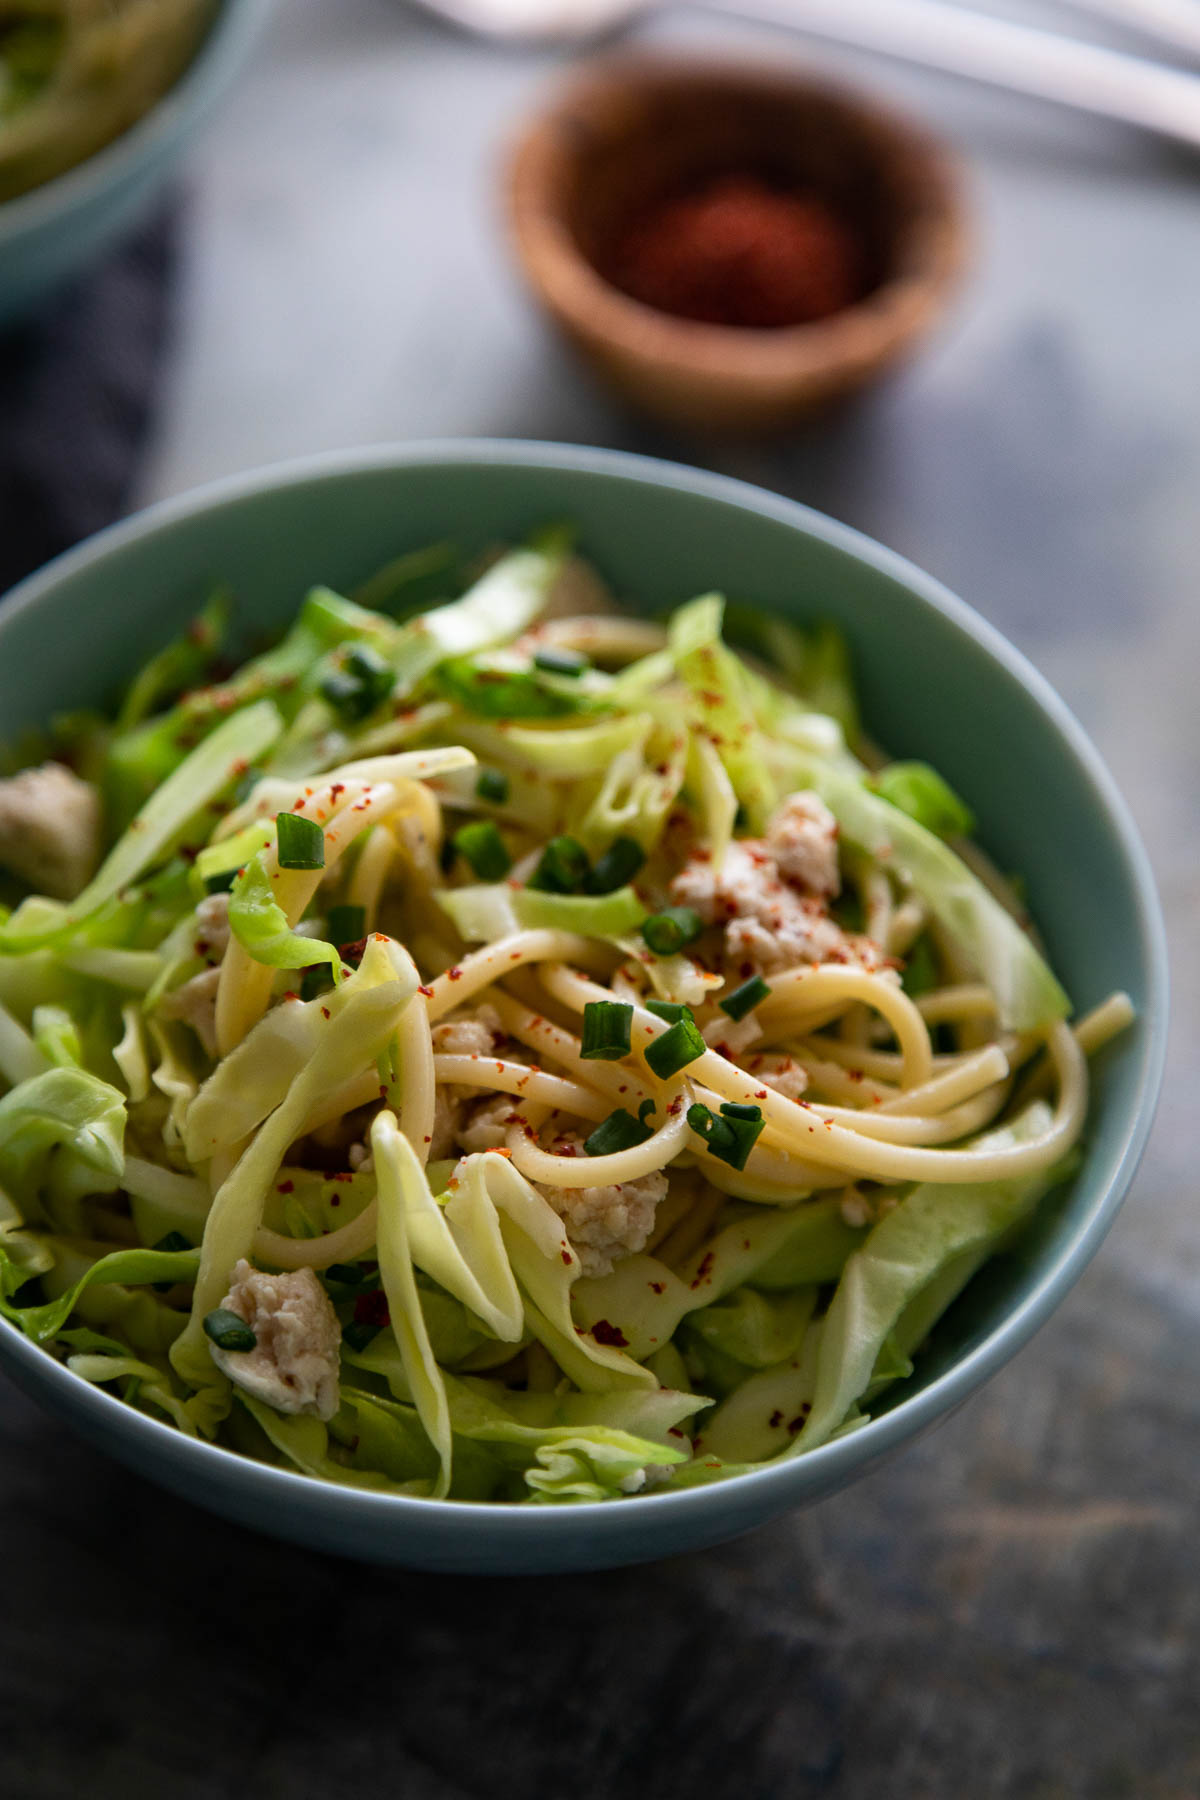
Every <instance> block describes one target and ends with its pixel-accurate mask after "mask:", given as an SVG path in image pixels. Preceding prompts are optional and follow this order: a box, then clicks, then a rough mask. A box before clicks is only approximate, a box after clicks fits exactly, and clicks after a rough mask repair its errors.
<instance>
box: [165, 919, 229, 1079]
mask: <svg viewBox="0 0 1200 1800" xmlns="http://www.w3.org/2000/svg"><path fill="white" fill-rule="evenodd" d="M228 944H229V895H228V894H208V895H206V896H205V898H204V899H203V900H201V902H200V904H199V906H197V908H196V912H195V936H194V940H193V949H194V950H195V953H196V955H197V956H200V957H203V959H204V961H205V962H207V963H209V964H210V965H212V966H210V967H209V968H207V969H205V970H204V971H203V973H202V974H200V975H193V976H192V978H191V980H190V981H185V982H184V983H183V984H182V986H180V987H177V988H174V989H172V991H171V992H170V993H169V994H164V996H163V998H162V1000H161V1001H160V1002H159V1007H158V1010H159V1014H160V1016H161V1017H162V1018H164V1019H180V1020H182V1022H183V1023H184V1024H185V1025H190V1026H191V1028H192V1030H193V1031H194V1032H195V1033H196V1036H197V1037H198V1038H199V1039H200V1042H201V1043H202V1044H203V1045H204V1048H205V1050H207V1052H208V1054H209V1055H210V1056H215V1055H216V1053H217V989H218V987H219V986H220V982H221V970H220V966H219V965H220V963H221V960H222V958H223V957H224V955H225V951H226V948H227V946H228Z"/></svg>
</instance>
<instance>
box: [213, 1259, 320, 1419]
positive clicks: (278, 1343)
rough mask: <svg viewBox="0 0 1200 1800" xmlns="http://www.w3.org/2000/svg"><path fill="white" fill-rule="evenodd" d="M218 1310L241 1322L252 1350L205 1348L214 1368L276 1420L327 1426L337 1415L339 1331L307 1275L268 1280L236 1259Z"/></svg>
mask: <svg viewBox="0 0 1200 1800" xmlns="http://www.w3.org/2000/svg"><path fill="white" fill-rule="evenodd" d="M221 1305H222V1306H223V1307H226V1308H227V1309H228V1311H230V1312H233V1313H236V1314H237V1316H238V1318H239V1319H243V1320H244V1321H245V1322H246V1324H247V1325H249V1327H250V1329H251V1330H252V1331H253V1333H254V1335H255V1337H256V1338H257V1339H258V1342H257V1344H256V1345H255V1347H254V1349H253V1350H222V1349H221V1348H220V1346H219V1345H217V1344H210V1346H209V1348H210V1350H211V1352H212V1359H213V1361H214V1362H215V1363H216V1365H217V1367H218V1368H219V1369H221V1370H223V1371H224V1373H225V1374H226V1375H228V1377H229V1379H230V1380H231V1381H234V1382H236V1383H237V1385H238V1386H239V1387H241V1388H245V1390H246V1392H247V1393H248V1394H253V1396H254V1397H255V1399H256V1400H262V1401H264V1402H265V1404H266V1405H267V1406H273V1407H274V1408H275V1410H276V1412H283V1413H315V1414H316V1416H317V1418H318V1419H324V1420H326V1421H328V1420H329V1419H332V1417H333V1415H334V1413H335V1412H336V1411H337V1409H338V1352H339V1347H340V1344H341V1327H340V1326H339V1325H338V1321H337V1314H336V1313H335V1312H334V1310H333V1307H332V1305H331V1304H330V1301H329V1296H328V1295H327V1294H326V1292H325V1290H324V1288H323V1287H322V1286H321V1284H320V1282H319V1281H318V1280H317V1278H316V1276H315V1275H314V1274H313V1272H312V1270H311V1269H293V1270H289V1271H287V1272H286V1273H284V1274H282V1275H268V1274H265V1273H264V1272H263V1271H262V1270H261V1269H255V1268H253V1267H252V1266H251V1264H250V1263H248V1262H247V1261H246V1259H245V1258H244V1257H243V1258H242V1260H241V1261H240V1262H239V1263H238V1264H237V1266H236V1268H235V1269H234V1271H233V1283H232V1286H231V1287H230V1289H229V1292H228V1293H227V1294H226V1296H225V1298H224V1300H222V1302H221Z"/></svg>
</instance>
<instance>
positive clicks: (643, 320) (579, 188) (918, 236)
mask: <svg viewBox="0 0 1200 1800" xmlns="http://www.w3.org/2000/svg"><path fill="white" fill-rule="evenodd" d="M731 171H736V172H740V173H744V172H746V171H752V172H755V173H758V174H760V175H763V176H765V177H767V178H768V179H770V180H772V181H775V182H780V181H782V182H785V183H788V184H790V185H794V186H796V187H797V188H801V189H804V190H806V191H808V192H811V193H813V194H815V195H816V196H817V197H818V198H820V199H822V200H823V201H824V202H825V203H826V204H827V205H828V206H829V207H830V208H831V209H832V210H833V211H834V212H835V213H836V214H837V215H838V216H840V217H841V218H843V219H844V220H846V221H847V222H848V223H849V224H850V225H851V226H852V227H853V228H854V229H855V230H856V232H857V233H858V235H859V236H860V238H861V240H862V242H863V245H864V247H865V249H866V253H867V258H868V263H869V276H868V287H867V291H866V292H865V293H864V296H863V298H862V299H860V300H858V301H856V302H855V303H854V304H853V305H851V306H848V307H845V308H844V309H843V310H842V311H840V312H836V313H833V314H831V315H830V316H829V317H827V318H825V319H822V320H820V321H819V322H818V323H815V324H809V325H798V326H789V327H786V328H781V329H771V330H762V329H745V328H735V327H729V326H724V325H707V324H696V323H693V322H692V321H690V320H687V319H682V318H678V317H675V316H673V315H671V314H668V313H665V312H658V311H656V310H655V309H654V308H652V307H649V306H645V305H643V304H641V302H639V301H637V300H633V299H631V298H630V297H629V296H628V295H626V294H624V293H622V292H621V291H620V290H619V289H618V288H616V287H614V286H613V285H612V284H611V283H610V282H609V281H607V280H606V279H605V278H604V277H603V276H602V275H601V274H600V273H599V270H598V266H597V265H598V264H599V265H601V266H602V265H603V263H604V261H605V255H606V246H608V245H609V244H611V243H612V242H613V239H614V235H615V233H617V232H618V231H619V230H620V228H621V226H622V225H623V224H624V223H625V222H626V221H628V220H629V219H630V218H631V217H632V216H634V215H635V214H636V213H639V212H641V211H642V210H643V209H644V208H645V207H646V206H647V205H648V204H651V203H653V202H654V201H655V200H657V199H659V198H663V197H666V196H668V195H674V194H677V193H679V192H680V191H681V190H684V189H686V188H687V187H689V186H691V185H694V184H696V183H700V182H704V181H706V180H708V179H711V178H713V177H715V176H718V175H721V174H725V173H729V172H731ZM509 198H510V214H511V223H512V230H513V236H514V239H515V243H516V248H517V252H518V255H519V257H520V260H521V263H522V265H523V267H524V271H525V274H526V277H527V279H528V281H529V283H530V285H531V287H532V289H533V291H534V293H535V295H536V296H537V298H538V299H539V300H540V301H541V303H542V305H543V306H544V307H545V308H546V310H547V311H548V312H549V314H550V316H551V317H552V318H553V319H554V321H555V323H556V324H557V325H558V326H559V327H560V329H561V330H562V331H563V332H564V333H565V334H566V336H567V338H568V339H569V340H570V341H571V342H572V343H573V344H574V345H576V347H577V348H578V349H579V350H580V351H581V352H582V353H583V355H584V356H585V358H586V359H587V360H588V362H590V363H591V364H592V366H593V367H594V368H595V369H596V370H597V371H598V372H599V373H600V375H601V376H603V377H604V378H605V379H606V380H607V381H608V382H609V383H610V384H611V385H612V386H613V387H614V388H616V389H617V390H618V392H619V393H620V394H621V395H622V396H623V397H624V399H625V400H627V401H628V402H629V404H630V405H631V406H633V407H636V408H637V409H638V410H639V411H641V412H644V413H648V414H651V415H653V416H654V417H656V418H658V419H661V420H665V421H667V422H668V423H670V424H672V425H677V426H684V427H686V428H689V429H692V430H701V431H708V432H714V433H721V432H731V433H751V432H761V433H766V432H771V431H778V430H780V429H782V428H783V427H785V426H787V425H789V424H791V423H793V422H794V421H796V420H797V419H799V418H801V417H803V416H804V415H806V414H809V413H811V412H813V411H816V410H818V409H820V408H823V407H824V406H826V405H827V404H828V403H830V402H831V401H834V400H838V399H841V398H843V397H844V396H846V395H849V394H851V393H853V392H854V391H856V390H857V389H858V388H860V387H862V386H863V385H864V384H865V383H866V382H868V381H870V380H871V379H872V378H873V377H875V376H877V375H879V374H881V373H883V371H884V370H885V369H888V368H890V367H891V365H892V364H893V363H895V362H897V361H898V360H899V359H900V358H901V357H902V356H904V355H905V354H906V353H907V352H908V351H909V350H910V349H911V348H912V347H913V346H914V345H915V343H916V342H917V340H918V339H919V338H920V337H921V336H922V334H923V333H924V332H926V331H927V330H928V329H929V327H930V326H931V325H932V324H933V322H934V321H935V320H936V319H937V318H938V316H939V315H940V313H941V312H942V310H943V308H944V307H945V304H946V301H947V299H948V297H949V295H950V293H951V291H952V290H953V288H954V286H955V284H956V281H957V279H958V276H959V273H960V271H961V269H962V266H963V263H964V260H965V258H964V248H965V240H966V231H965V225H964V219H963V207H962V200H961V196H960V191H959V182H958V179H957V173H956V170H955V168H954V166H953V163H952V159H951V158H950V156H949V155H948V153H947V152H946V150H945V149H944V148H943V147H942V146H941V145H940V144H938V143H937V142H935V141H934V140H933V139H932V138H931V137H929V136H928V135H927V134H926V133H925V132H924V131H923V130H921V129H920V128H919V127H917V126H915V125H913V124H911V123H910V122H909V121H908V120H906V119H903V118H901V117H899V116H897V115H896V114H895V113H893V112H891V111H890V110H889V109H887V108H885V107H883V106H880V105H879V104H878V103H877V102H876V101H875V100H873V99H867V98H864V97H863V96H861V95H859V94H855V93H851V92H849V91H847V90H846V89H844V88H841V87H838V86H836V85H834V84H833V83H831V82H830V81H828V80H827V79H826V78H825V77H824V76H823V75H816V74H813V73H810V72H806V71H803V70H795V69H785V70H775V69H771V70H767V69H760V68H745V67H737V66H734V67H731V66H730V65H729V64H728V63H722V64H720V65H717V64H711V63H708V64H706V63H696V62H683V63H681V62H679V61H677V60H671V61H666V60H663V59H660V58H649V57H638V58H636V59H635V58H622V59H617V60H613V61H608V62H604V63H601V64H599V65H593V66H592V67H590V68H589V69H588V70H587V71H585V72H584V73H583V74H582V75H581V76H579V77H577V78H576V79H575V81H574V82H573V83H572V84H571V85H570V86H569V87H568V88H567V90H566V91H565V92H564V93H563V94H562V95H561V97H560V98H559V99H557V100H556V101H555V102H554V104H553V105H551V106H550V107H549V109H548V110H547V111H545V112H544V113H542V114H540V115H539V116H538V117H537V118H535V119H534V120H533V121H532V122H531V123H530V125H529V126H528V127H527V128H526V130H525V132H524V134H523V135H522V137H521V138H520V140H519V141H518V143H517V144H516V146H515V150H514V153H513V157H512V161H511V166H510V171H509Z"/></svg>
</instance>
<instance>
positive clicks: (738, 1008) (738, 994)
mask: <svg viewBox="0 0 1200 1800" xmlns="http://www.w3.org/2000/svg"><path fill="white" fill-rule="evenodd" d="M770 992H771V989H770V986H769V985H768V983H767V982H765V981H764V980H763V978H762V976H761V975H752V976H751V977H750V979H749V981H743V983H742V985H741V987H735V988H734V990H733V992H732V994H726V996H725V998H724V1000H718V1001H717V1005H718V1006H719V1007H720V1009H721V1011H722V1012H723V1013H728V1014H729V1017H730V1018H731V1019H744V1018H745V1016H746V1014H747V1013H750V1012H753V1011H754V1009H755V1007H756V1006H761V1005H762V1003H763V1001H764V1000H766V999H767V998H768V997H769V995H770Z"/></svg>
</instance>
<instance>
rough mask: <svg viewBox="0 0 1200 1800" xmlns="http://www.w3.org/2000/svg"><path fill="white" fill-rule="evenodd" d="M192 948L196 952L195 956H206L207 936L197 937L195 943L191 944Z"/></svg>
mask: <svg viewBox="0 0 1200 1800" xmlns="http://www.w3.org/2000/svg"><path fill="white" fill-rule="evenodd" d="M192 949H193V950H194V951H195V952H196V955H197V956H207V955H208V939H207V938H197V939H196V941H195V943H194V944H193V945H192Z"/></svg>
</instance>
